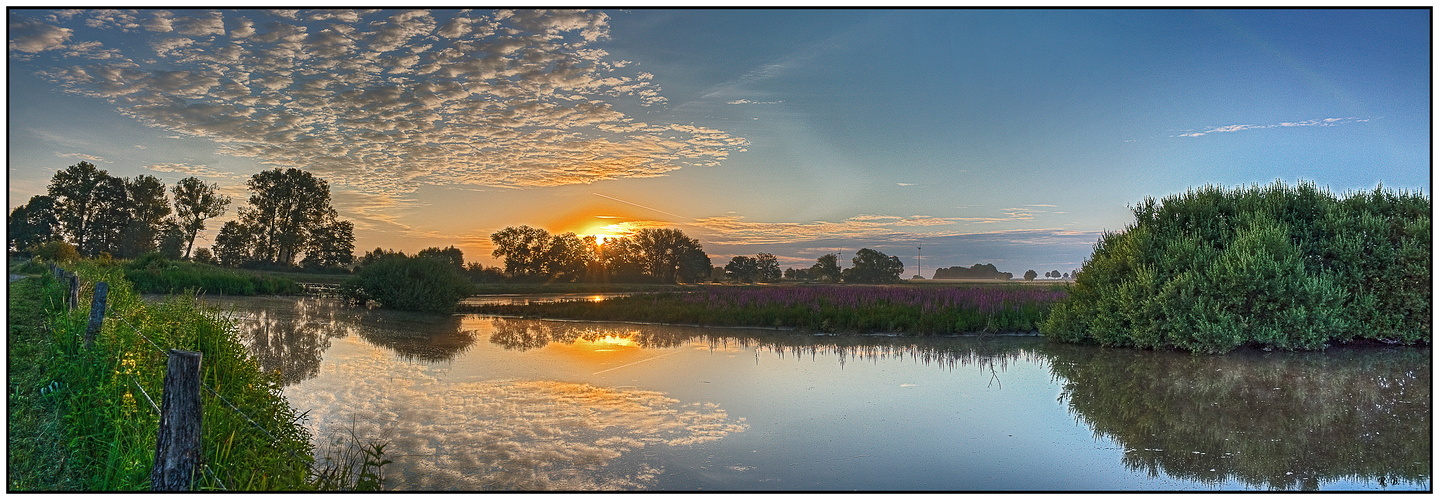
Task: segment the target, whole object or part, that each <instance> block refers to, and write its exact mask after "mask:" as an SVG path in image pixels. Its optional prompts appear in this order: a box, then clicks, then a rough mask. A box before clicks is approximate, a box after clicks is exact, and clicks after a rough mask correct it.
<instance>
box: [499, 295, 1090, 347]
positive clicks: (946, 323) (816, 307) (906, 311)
mask: <svg viewBox="0 0 1439 500" xmlns="http://www.w3.org/2000/svg"><path fill="white" fill-rule="evenodd" d="M1063 295H1064V293H1063V292H1060V291H1054V290H1046V289H1039V288H1033V287H1024V288H998V287H982V288H978V287H963V288H960V287H950V288H935V287H910V286H770V287H705V288H703V289H700V290H697V291H694V292H691V293H673V292H671V293H655V294H646V295H636V296H630V297H619V298H613V299H609V300H605V301H601V302H591V301H571V302H558V303H549V304H532V305H524V306H513V305H483V306H477V307H476V308H474V309H472V310H475V311H477V312H482V313H488V314H501V315H514V316H525V317H539V318H556V319H579V320H595V321H642V322H654V323H678V324H699V325H710V326H754V327H790V328H799V329H802V330H809V331H817V332H862V333H863V332H902V333H906V334H912V335H942V334H955V333H978V332H988V333H997V332H1031V331H1034V330H1035V329H1036V328H1037V325H1038V323H1039V322H1040V321H1042V320H1043V319H1044V315H1045V314H1046V313H1047V312H1048V310H1049V306H1050V304H1052V303H1054V302H1055V301H1057V300H1059V299H1060V298H1062V297H1063Z"/></svg>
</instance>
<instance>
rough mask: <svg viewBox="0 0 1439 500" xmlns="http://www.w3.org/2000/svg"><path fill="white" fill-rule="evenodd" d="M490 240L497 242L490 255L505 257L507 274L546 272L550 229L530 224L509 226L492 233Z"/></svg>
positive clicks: (530, 274)
mask: <svg viewBox="0 0 1439 500" xmlns="http://www.w3.org/2000/svg"><path fill="white" fill-rule="evenodd" d="M490 241H491V242H493V243H494V244H495V250H494V251H493V252H491V253H490V255H493V256H494V257H496V258H504V263H505V274H508V275H510V276H514V277H523V276H540V275H541V274H542V273H543V272H544V268H545V262H544V260H545V258H546V255H545V251H546V250H547V249H548V248H549V242H550V232H549V231H545V230H544V229H539V228H534V227H530V226H520V227H507V228H504V229H501V230H499V231H496V232H495V233H494V234H491V235H490Z"/></svg>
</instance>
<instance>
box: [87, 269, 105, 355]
mask: <svg viewBox="0 0 1439 500" xmlns="http://www.w3.org/2000/svg"><path fill="white" fill-rule="evenodd" d="M109 293H110V284H109V283H106V282H104V281H101V282H99V283H96V284H95V297H94V298H93V299H91V301H90V324H89V325H87V326H85V347H90V345H91V344H94V343H95V334H96V333H99V332H100V324H101V323H103V322H104V321H105V296H106V295H107V294H109Z"/></svg>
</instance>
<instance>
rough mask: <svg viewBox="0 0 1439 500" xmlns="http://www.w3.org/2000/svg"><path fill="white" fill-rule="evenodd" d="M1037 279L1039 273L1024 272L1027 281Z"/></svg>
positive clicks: (1032, 271)
mask: <svg viewBox="0 0 1439 500" xmlns="http://www.w3.org/2000/svg"><path fill="white" fill-rule="evenodd" d="M1037 277H1039V273H1036V272H1034V270H1033V269H1030V270H1028V271H1025V272H1024V279H1025V281H1034V278H1037Z"/></svg>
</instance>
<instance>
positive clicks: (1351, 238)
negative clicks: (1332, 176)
mask: <svg viewBox="0 0 1439 500" xmlns="http://www.w3.org/2000/svg"><path fill="white" fill-rule="evenodd" d="M1430 209H1431V204H1430V201H1429V198H1428V197H1427V196H1424V195H1422V194H1419V193H1409V192H1399V193H1395V192H1392V191H1387V190H1384V189H1383V188H1382V186H1381V187H1380V188H1377V189H1375V190H1374V191H1372V192H1360V193H1353V194H1349V195H1346V196H1343V197H1337V196H1335V195H1333V194H1331V193H1329V192H1327V191H1323V190H1320V189H1318V188H1317V187H1315V186H1314V185H1313V184H1312V183H1300V184H1298V185H1295V186H1287V185H1285V184H1284V183H1280V182H1276V183H1274V184H1272V185H1268V186H1252V187H1247V188H1236V189H1226V188H1222V187H1214V186H1207V187H1203V188H1199V189H1194V190H1190V191H1188V192H1186V193H1184V194H1180V195H1174V196H1169V197H1166V198H1164V199H1163V200H1162V201H1155V200H1154V199H1152V198H1150V199H1146V200H1144V202H1143V203H1141V204H1139V206H1137V207H1135V208H1134V209H1133V211H1134V216H1135V221H1134V222H1133V223H1132V224H1130V225H1129V226H1128V227H1126V228H1125V230H1123V231H1120V232H1117V233H1108V234H1105V235H1104V236H1103V237H1101V238H1100V240H1099V243H1097V244H1096V245H1095V248H1094V254H1093V255H1091V256H1090V258H1089V260H1088V261H1087V262H1085V264H1084V267H1083V268H1081V270H1080V271H1079V275H1078V277H1077V279H1076V281H1075V284H1074V286H1073V287H1071V288H1070V295H1069V298H1068V299H1066V300H1065V301H1063V302H1060V303H1059V304H1056V305H1055V306H1054V309H1053V310H1052V311H1051V313H1050V316H1049V318H1048V319H1047V320H1046V322H1045V323H1044V324H1043V325H1042V327H1041V331H1043V332H1044V333H1045V334H1046V335H1048V336H1050V337H1051V338H1055V339H1059V340H1064V341H1070V342H1086V343H1097V344H1101V345H1108V346H1134V347H1144V348H1161V347H1175V348H1179V349H1185V350H1190V351H1199V352H1225V351H1229V350H1231V349H1234V348H1236V347H1239V346H1242V345H1255V346H1263V347H1267V348H1279V349H1305V350H1308V349H1323V348H1324V347H1325V346H1326V345H1328V344H1329V343H1331V342H1348V341H1352V340H1356V339H1369V340H1372V341H1379V342H1385V343H1395V344H1413V343H1428V342H1430V341H1431V340H1432V319H1433V317H1432V312H1433V295H1432V294H1433V289H1432V286H1433V284H1432V281H1431V277H1432V272H1433V261H1432V258H1433V254H1432V239H1431V238H1432V216H1431V213H1430Z"/></svg>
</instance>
